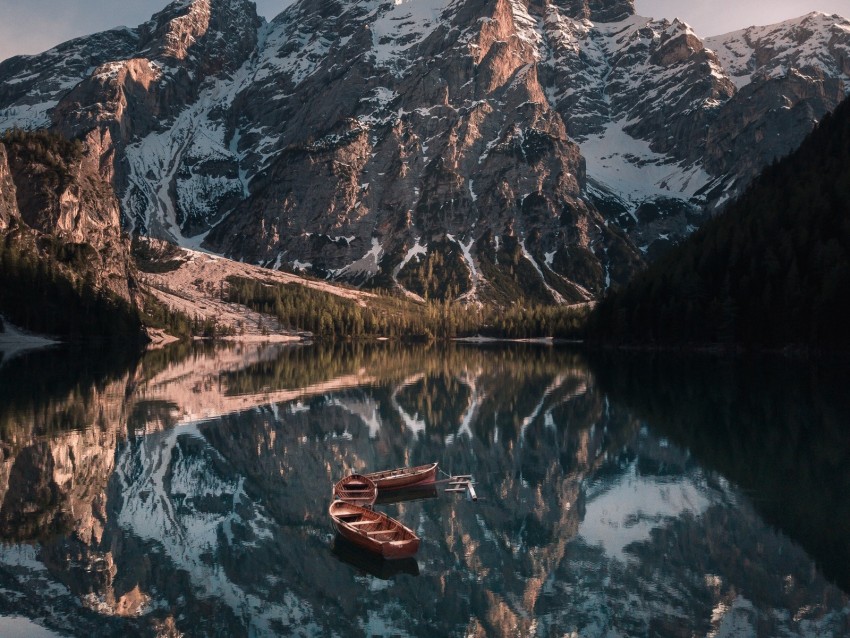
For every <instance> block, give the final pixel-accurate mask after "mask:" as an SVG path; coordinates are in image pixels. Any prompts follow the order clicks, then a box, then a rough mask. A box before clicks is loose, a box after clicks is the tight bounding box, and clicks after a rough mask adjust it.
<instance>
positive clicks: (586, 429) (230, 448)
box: [0, 344, 850, 636]
mask: <svg viewBox="0 0 850 638" xmlns="http://www.w3.org/2000/svg"><path fill="white" fill-rule="evenodd" d="M74 356H75V357H76V359H75V361H74V362H69V361H68V359H67V357H66V355H63V354H62V353H60V352H57V353H52V354H49V355H48V354H42V355H39V356H37V357H34V358H27V359H22V360H20V361H17V360H12V361H10V362H7V363H6V364H5V365H4V366H3V367H2V368H0V379H3V380H7V379H15V380H16V381H14V382H13V383H17V385H16V386H15V387H16V391H15V392H14V393H5V394H4V393H3V391H2V390H0V427H2V432H3V437H2V459H0V502H2V508H0V533H2V534H3V536H4V538H5V539H6V545H4V546H3V547H2V548H0V593H2V594H3V595H2V596H0V614H6V615H19V616H20V615H22V616H27V617H30V618H40V619H43V620H42V621H40V622H45V623H47V624H48V625H49V626H51V627H52V628H54V629H57V630H61V631H65V632H69V633H71V634H74V635H77V634H81V633H83V632H91V633H93V634H94V635H123V634H126V633H128V632H129V633H131V634H134V633H139V634H142V635H168V633H169V632H172V633H173V632H176V631H178V630H179V631H182V632H185V633H186V635H234V636H238V635H277V634H294V635H317V636H324V635H330V634H334V633H336V634H338V635H373V634H378V635H385V634H393V633H396V634H400V635H422V636H426V635H427V636H433V635H473V636H484V635H486V636H509V635H510V636H512V635H523V636H526V635H539V636H549V635H564V634H565V633H570V632H572V631H576V632H578V633H579V634H580V635H582V636H596V635H598V636H603V635H606V634H607V632H609V630H616V631H619V632H620V634H622V635H640V636H644V635H681V634H682V632H684V633H685V634H687V635H691V634H692V633H709V632H711V631H714V630H717V631H718V632H722V631H729V630H730V629H731V628H735V627H737V628H739V629H741V630H742V631H745V633H746V631H749V632H750V633H752V634H754V635H758V634H761V635H777V634H781V633H785V632H787V633H788V634H789V635H805V634H806V633H811V632H812V631H820V632H821V633H822V634H823V635H842V633H841V632H843V631H846V630H847V629H848V624H847V623H848V613H850V611H848V600H847V597H846V595H845V594H843V593H842V592H841V591H840V589H837V588H835V587H834V586H832V585H830V584H829V582H828V581H827V579H825V578H824V577H823V576H822V575H821V572H820V571H818V570H817V569H815V568H814V566H813V562H812V559H811V558H810V557H809V555H811V556H813V557H814V558H815V560H816V562H817V564H818V565H820V566H821V567H822V569H823V573H825V574H827V576H828V578H829V579H833V580H835V581H836V582H837V583H838V584H839V585H841V586H842V587H844V588H845V589H846V588H847V577H846V572H844V571H843V567H842V566H846V565H847V564H850V563H848V561H847V560H846V558H847V552H848V547H847V545H848V544H847V542H846V541H845V540H844V539H846V538H847V537H848V535H847V524H846V523H847V508H848V505H847V503H846V502H844V503H842V501H841V495H842V494H843V493H846V488H847V487H848V483H847V481H848V476H850V472H848V467H847V459H848V455H847V446H848V441H847V440H846V437H842V436H841V424H842V423H846V422H847V417H848V415H850V409H848V408H850V405H848V404H847V399H846V398H845V397H844V395H843V394H842V393H841V392H840V389H841V387H842V385H841V384H842V382H843V377H842V376H841V374H840V373H839V371H838V369H831V370H830V369H827V368H825V367H824V366H823V365H809V366H800V365H792V364H787V363H783V364H782V365H779V364H777V363H776V362H768V363H767V365H765V363H764V362H742V363H738V364H730V363H727V362H718V361H715V360H710V359H707V360H699V361H697V360H685V361H682V360H678V361H676V360H666V359H664V358H661V357H644V356H637V355H630V356H623V355H616V356H613V355H611V356H593V357H591V358H590V361H591V363H590V365H588V362H587V360H586V358H585V356H584V355H582V354H580V353H577V352H574V351H569V350H561V349H557V348H550V347H538V346H499V347H489V348H480V347H467V346H449V347H437V346H430V347H429V346H413V347H410V346H400V345H393V344H336V345H316V346H311V347H304V346H297V347H277V346H275V347H262V348H256V347H243V346H227V347H224V348H212V347H209V346H203V345H189V346H186V345H184V346H180V347H178V348H174V349H170V350H166V351H161V352H158V353H152V354H149V355H146V356H145V357H143V358H141V359H136V358H133V357H127V358H126V359H124V358H119V357H112V358H111V360H110V362H109V363H108V364H107V363H104V362H97V359H98V358H97V357H92V358H93V359H94V361H93V362H92V363H86V362H85V361H86V357H83V356H81V355H80V354H76V355H74ZM16 361H17V362H16ZM63 370H65V371H67V373H68V375H69V377H70V378H65V377H63V375H62V371H63ZM54 377H55V380H53V381H50V382H49V383H41V382H39V379H48V378H54ZM844 387H846V386H844ZM28 388H32V391H31V392H30V391H29V390H28ZM23 396H25V397H26V399H22V397H23ZM433 460H437V461H440V463H441V466H442V467H443V468H444V469H445V470H446V471H452V472H455V473H469V474H473V475H474V476H475V478H476V480H477V481H478V485H477V491H478V494H479V497H480V500H479V501H478V503H472V502H469V501H466V500H464V499H461V498H454V497H450V496H449V495H445V494H442V493H439V494H438V495H437V498H427V499H417V500H413V501H404V502H398V503H385V504H382V505H380V506H379V507H380V508H381V509H382V510H384V511H387V512H388V513H389V514H390V515H391V516H394V517H396V518H399V519H400V520H402V521H403V522H405V523H406V524H407V525H408V526H410V527H412V528H414V529H415V530H416V531H417V533H418V534H419V535H420V536H421V537H422V539H423V542H422V547H421V549H420V552H419V554H418V556H417V558H416V560H415V561H413V562H412V563H409V564H395V565H394V564H390V565H387V564H384V563H383V562H381V561H376V560H375V559H374V558H373V557H371V556H363V555H362V554H358V553H357V552H356V551H355V550H352V548H350V547H341V546H340V544H339V542H338V539H336V540H335V539H334V536H333V533H332V527H331V525H330V522H329V520H328V518H327V505H328V500H329V498H330V486H331V485H332V483H333V481H334V480H336V479H337V478H339V476H341V475H343V474H345V473H347V472H350V471H363V470H375V469H382V468H388V467H397V466H402V465H413V464H420V463H425V462H430V461H433ZM789 479H790V483H791V484H788V483H789ZM789 537H790V538H793V539H794V541H796V542H797V543H799V545H797V544H795V542H793V541H792V540H790V539H789ZM830 557H832V561H830ZM830 562H831V563H832V564H830ZM0 629H2V620H0Z"/></svg>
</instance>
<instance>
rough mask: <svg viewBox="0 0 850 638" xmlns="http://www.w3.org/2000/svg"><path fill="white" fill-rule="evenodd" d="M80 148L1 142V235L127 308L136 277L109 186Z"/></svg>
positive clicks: (55, 139) (51, 140) (54, 140)
mask: <svg viewBox="0 0 850 638" xmlns="http://www.w3.org/2000/svg"><path fill="white" fill-rule="evenodd" d="M82 148H83V147H82V145H80V144H79V143H77V144H74V143H70V142H68V141H66V140H64V139H62V138H60V137H59V136H56V135H51V134H48V133H43V132H42V133H37V134H28V133H23V132H20V131H18V132H14V133H11V134H9V135H7V136H6V137H5V138H3V143H0V231H7V232H9V233H11V234H13V235H14V237H13V238H12V239H14V240H15V243H17V244H18V245H19V246H21V247H22V249H24V250H27V251H35V254H39V255H41V256H44V257H46V256H48V255H49V257H50V258H51V259H53V260H55V263H56V264H57V266H58V267H59V268H61V269H62V271H63V272H67V273H70V274H71V275H73V277H74V278H85V279H88V280H89V281H90V282H91V283H93V284H94V285H95V287H96V288H98V289H107V290H109V291H111V292H113V293H115V294H116V295H118V296H119V297H121V298H122V299H125V300H127V301H131V300H132V299H133V295H134V292H133V290H134V288H135V273H134V268H133V266H132V264H131V263H130V252H129V240H128V239H127V238H126V236H124V235H122V230H121V211H120V207H119V203H118V200H117V198H116V197H115V193H114V189H113V187H112V184H111V183H110V182H109V181H108V180H106V179H105V178H104V176H103V175H102V174H101V173H100V172H99V171H97V170H94V169H93V167H92V165H91V162H90V161H89V159H90V158H87V157H86V156H84V155H83V153H82Z"/></svg>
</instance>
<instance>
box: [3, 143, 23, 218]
mask: <svg viewBox="0 0 850 638" xmlns="http://www.w3.org/2000/svg"><path fill="white" fill-rule="evenodd" d="M19 215H20V214H19V213H18V201H17V197H16V190H15V181H14V180H13V179H12V173H11V171H10V170H9V158H8V155H7V154H6V147H5V146H4V145H3V144H0V231H4V230H6V229H7V228H8V227H9V223H10V222H11V220H12V219H13V218H17V217H18V216H19Z"/></svg>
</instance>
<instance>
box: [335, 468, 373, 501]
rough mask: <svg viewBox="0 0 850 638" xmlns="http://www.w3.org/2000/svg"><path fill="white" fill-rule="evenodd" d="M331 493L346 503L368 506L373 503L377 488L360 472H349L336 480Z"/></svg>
mask: <svg viewBox="0 0 850 638" xmlns="http://www.w3.org/2000/svg"><path fill="white" fill-rule="evenodd" d="M333 495H334V497H336V498H338V499H340V500H343V501H346V502H348V503H354V504H355V505H363V506H366V507H368V506H371V505H374V504H375V499H376V498H378V488H377V486H376V485H375V483H374V482H373V481H371V480H370V479H368V478H366V477H365V476H363V475H362V474H349V475H348V476H346V477H345V478H344V479H340V480H339V481H337V483H336V485H334V491H333Z"/></svg>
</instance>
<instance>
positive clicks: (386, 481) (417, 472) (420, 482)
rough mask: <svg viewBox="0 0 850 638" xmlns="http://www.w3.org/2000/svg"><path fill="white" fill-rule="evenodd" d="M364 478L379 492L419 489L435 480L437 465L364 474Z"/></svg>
mask: <svg viewBox="0 0 850 638" xmlns="http://www.w3.org/2000/svg"><path fill="white" fill-rule="evenodd" d="M364 476H365V477H366V478H368V479H370V480H371V481H373V482H374V483H375V485H376V486H377V487H378V491H379V492H381V491H383V490H401V489H406V488H409V487H420V486H424V485H428V484H429V483H434V482H435V481H436V480H437V463H431V464H430V465H419V466H417V467H400V468H398V469H395V470H387V471H385V472H371V473H369V474H364Z"/></svg>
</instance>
